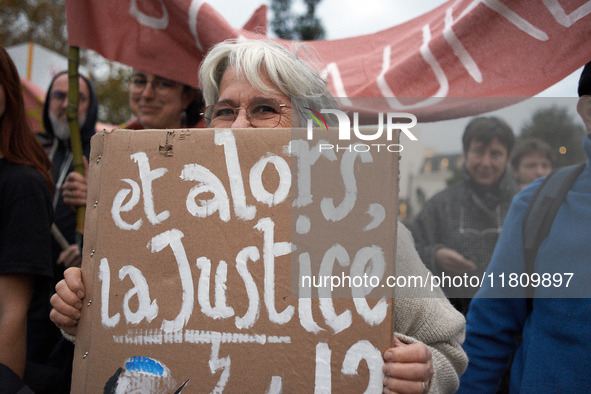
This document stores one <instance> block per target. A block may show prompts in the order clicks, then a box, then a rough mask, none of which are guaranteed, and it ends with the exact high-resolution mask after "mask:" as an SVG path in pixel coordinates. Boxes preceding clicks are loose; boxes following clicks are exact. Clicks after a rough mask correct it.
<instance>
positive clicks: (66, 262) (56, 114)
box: [43, 71, 98, 393]
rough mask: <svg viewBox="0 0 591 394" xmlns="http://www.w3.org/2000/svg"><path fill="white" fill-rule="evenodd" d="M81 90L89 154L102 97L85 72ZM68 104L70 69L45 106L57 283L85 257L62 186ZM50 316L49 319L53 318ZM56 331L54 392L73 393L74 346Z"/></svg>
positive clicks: (67, 165)
mask: <svg viewBox="0 0 591 394" xmlns="http://www.w3.org/2000/svg"><path fill="white" fill-rule="evenodd" d="M79 92H80V93H79V94H80V95H79V98H78V102H79V106H78V121H79V124H80V136H81V139H82V150H83V153H84V156H85V157H86V158H88V155H89V154H90V138H91V137H92V136H93V135H94V133H95V125H96V121H97V116H98V100H97V97H96V94H95V92H94V88H93V86H92V84H91V83H90V81H89V80H88V79H87V78H85V77H82V76H81V77H80V80H79ZM67 105H68V74H67V72H66V71H62V72H60V73H58V74H57V75H56V76H55V77H54V78H53V80H52V82H51V84H50V85H49V88H48V90H47V96H46V98H45V104H44V107H43V126H44V127H45V132H46V133H47V138H49V139H50V140H51V141H52V142H51V146H50V149H49V158H50V160H51V163H52V176H53V182H54V185H55V193H54V196H53V210H54V216H53V217H54V224H55V226H53V227H54V229H55V227H57V229H58V230H59V233H60V234H61V235H62V236H63V240H62V241H61V242H58V240H57V238H56V233H57V232H56V231H52V234H53V235H54V236H53V237H52V238H53V240H52V246H51V253H52V262H53V271H54V280H55V282H56V283H57V282H58V281H59V280H60V279H62V278H63V277H64V276H63V272H64V270H65V269H66V268H68V267H72V266H80V263H81V261H82V259H81V256H80V251H79V248H78V245H76V242H75V236H76V212H75V211H74V210H72V209H71V208H70V207H68V206H67V205H65V204H64V201H63V198H62V193H61V190H60V189H61V187H62V184H63V182H64V180H65V178H66V175H68V173H70V172H71V171H72V170H73V166H72V148H71V146H70V126H69V124H68V121H67V119H66V108H67ZM58 237H59V235H58ZM64 240H65V242H64ZM66 243H67V245H66ZM68 245H69V246H68ZM47 320H48V322H49V318H48V319H47ZM49 323H50V324H48V326H49V327H50V328H51V329H53V328H54V327H55V326H53V325H52V324H51V322H49ZM51 326H53V327H51ZM55 331H56V332H55V341H54V342H50V341H47V342H48V343H47V344H46V345H47V346H48V348H52V351H50V353H51V360H47V363H46V365H49V366H51V369H48V370H47V371H46V373H47V375H50V376H52V379H54V381H55V382H56V383H55V384H56V385H57V386H52V389H51V392H53V393H69V392H70V380H71V373H72V371H71V366H72V360H73V356H74V346H73V345H72V344H71V343H69V342H68V341H65V340H64V339H63V338H62V336H61V334H60V332H59V330H55ZM58 387H59V388H58Z"/></svg>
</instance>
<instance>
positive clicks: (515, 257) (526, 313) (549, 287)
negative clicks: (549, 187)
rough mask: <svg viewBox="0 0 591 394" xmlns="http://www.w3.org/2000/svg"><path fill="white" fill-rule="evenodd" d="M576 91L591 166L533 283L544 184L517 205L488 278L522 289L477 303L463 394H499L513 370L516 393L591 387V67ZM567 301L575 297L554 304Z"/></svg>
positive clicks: (564, 207)
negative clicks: (529, 248)
mask: <svg viewBox="0 0 591 394" xmlns="http://www.w3.org/2000/svg"><path fill="white" fill-rule="evenodd" d="M578 92H579V101H578V103H577V112H578V113H579V115H580V116H581V119H582V120H583V123H584V124H585V126H586V127H587V130H588V131H590V133H587V135H586V136H585V138H584V139H583V149H584V151H585V154H586V156H587V160H586V162H585V167H584V168H583V171H582V172H581V173H580V175H579V176H578V177H577V178H576V181H575V182H574V184H573V185H572V186H571V188H570V189H569V190H568V193H567V194H566V196H565V198H564V200H563V202H562V204H561V205H560V208H559V209H558V211H557V212H556V216H555V217H554V221H553V223H552V226H551V229H550V232H549V233H548V236H547V237H546V238H545V239H544V240H543V242H541V243H540V245H539V248H538V250H537V255H536V258H535V265H534V267H535V271H534V272H533V273H531V276H530V275H528V273H526V272H525V268H524V267H525V264H526V263H525V261H526V259H525V254H524V236H523V229H524V218H525V216H526V212H527V211H528V210H529V207H530V202H531V201H532V199H533V197H534V195H535V194H536V191H537V190H538V189H539V187H540V185H541V184H542V183H543V179H538V180H536V181H534V182H532V183H531V184H530V185H528V186H527V187H525V188H524V189H523V190H522V191H521V192H520V193H519V194H518V195H517V196H516V197H515V199H514V200H513V203H512V204H511V208H510V210H509V213H508V214H507V220H505V223H504V225H503V231H502V232H501V235H500V237H499V242H498V243H497V246H496V248H495V251H494V254H493V256H492V260H491V262H490V265H489V268H488V271H487V276H488V275H493V277H495V278H496V279H499V275H501V274H505V275H507V278H509V275H510V274H512V273H513V274H515V275H518V276H517V277H519V278H520V280H521V281H522V282H521V283H518V282H515V281H514V282H513V286H509V285H508V282H507V283H506V286H507V287H505V288H501V287H500V283H499V281H498V280H497V282H496V283H493V284H492V285H491V283H490V282H489V281H486V282H484V285H483V286H482V288H481V289H480V290H479V292H478V293H477V294H476V297H475V298H474V300H473V301H472V306H471V307H470V311H469V313H468V317H467V319H468V323H467V334H466V341H465V343H464V349H465V350H466V352H467V353H468V357H469V358H470V363H469V365H468V369H467V371H466V373H465V374H464V375H463V376H462V379H461V385H460V391H459V392H461V393H495V392H496V391H497V387H498V385H499V382H500V380H501V376H502V375H503V373H504V371H505V369H506V368H507V366H508V365H511V378H510V384H509V389H510V392H511V393H585V392H588V391H589V387H591V373H590V372H589V367H588V366H589V364H591V352H590V351H589V350H590V349H591V326H590V325H589V316H591V302H590V300H589V298H588V296H589V291H588V290H587V289H588V286H589V279H590V277H589V272H590V268H591V266H590V260H589V256H591V242H589V240H590V238H589V234H591V62H590V63H587V65H586V66H585V67H584V69H583V73H582V74H581V78H580V81H579V89H578ZM568 273H570V274H571V279H570V283H568V284H567V280H568V277H569V276H568ZM524 274H525V275H527V276H525V275H524ZM534 275H538V278H540V277H541V278H542V280H543V282H539V284H538V286H537V287H535V290H534V298H530V299H529V300H530V301H531V304H530V306H529V307H528V299H527V298H526V295H527V287H525V286H527V284H525V283H526V282H525V280H530V279H531V280H532V283H535V282H534V280H535V276H534ZM515 277H516V276H514V278H515ZM522 278H523V279H522ZM563 278H564V281H563V282H560V283H558V281H557V280H558V279H561V280H562V279H563ZM524 285H525V286H524ZM569 289H570V291H572V293H568V291H569ZM556 292H559V293H558V294H557V293H556ZM561 294H564V296H565V297H569V298H557V297H556V296H557V295H561ZM575 295H578V298H576V297H575ZM570 297H572V298H570ZM519 337H521V339H522V340H521V341H519V340H518V338H519ZM512 356H513V361H512V364H510V362H511V357H512Z"/></svg>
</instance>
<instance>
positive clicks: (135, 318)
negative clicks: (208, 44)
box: [72, 129, 398, 393]
mask: <svg viewBox="0 0 591 394" xmlns="http://www.w3.org/2000/svg"><path fill="white" fill-rule="evenodd" d="M296 135H298V137H296ZM329 135H333V137H334V133H333V134H331V133H328V132H326V134H323V135H322V138H328V139H327V141H330V138H329ZM324 142H326V141H324ZM296 147H297V148H296ZM317 148H318V143H317V142H316V141H307V139H306V138H305V132H303V131H302V134H301V135H300V134H297V133H295V132H294V133H292V130H290V129H270V130H268V129H248V130H247V129H244V130H208V129H190V130H142V131H131V130H114V131H112V132H100V133H98V134H97V135H96V136H95V137H94V138H93V140H92V151H91V157H90V176H89V191H88V195H89V197H88V206H87V213H86V215H87V216H86V225H85V240H84V252H83V253H84V255H83V279H84V283H85V286H86V298H85V299H84V304H83V308H82V317H81V319H80V322H79V326H78V335H77V339H76V353H75V359H74V376H73V382H72V384H73V385H72V392H75V393H99V392H131V391H133V390H138V391H137V392H157V393H176V392H180V391H179V390H182V392H183V393H204V392H222V391H223V392H260V393H263V392H313V391H315V390H317V391H318V392H330V391H335V392H340V391H343V390H345V391H346V392H351V393H355V392H359V393H361V392H364V391H365V390H366V389H370V390H371V392H381V386H382V379H383V375H382V372H381V366H382V363H383V360H382V354H383V352H384V350H386V349H387V348H388V347H390V343H391V340H392V333H393V313H392V301H393V300H392V299H391V298H390V299H388V298H387V297H385V296H384V297H383V295H382V294H377V293H369V291H366V289H361V290H359V287H356V289H351V288H349V289H346V288H345V290H343V289H341V288H340V287H339V289H337V288H333V289H332V290H333V291H332V292H331V289H330V288H329V286H331V283H329V284H328V287H325V288H323V289H318V288H317V287H316V286H313V285H312V287H311V288H310V286H308V289H307V290H302V288H301V286H300V285H301V283H300V278H299V275H300V274H306V273H309V274H312V275H320V274H323V273H327V272H328V273H330V274H331V275H334V276H335V277H337V276H338V277H339V278H345V277H346V276H348V275H353V274H357V275H358V274H360V273H361V274H365V275H367V274H371V275H378V276H379V278H380V282H379V283H380V284H379V285H378V286H376V285H375V284H374V285H372V286H373V287H376V289H375V290H376V291H377V290H379V289H378V288H381V291H382V292H383V291H384V289H385V288H384V285H383V284H384V283H386V282H385V278H386V275H391V274H393V267H394V258H395V246H396V242H395V239H396V217H397V195H398V194H397V191H398V154H397V153H392V152H388V154H376V153H373V154H370V155H368V153H367V152H365V153H363V152H361V151H362V150H363V149H362V148H359V151H357V147H353V146H350V147H349V150H347V149H342V150H340V151H335V150H333V151H332V153H330V152H328V150H327V149H325V151H318V152H316V150H315V149H317ZM325 148H326V147H325ZM376 251H378V252H376ZM374 252H376V253H374ZM374 259H381V260H383V261H384V262H385V264H382V265H380V263H379V262H377V260H375V261H374ZM380 269H381V271H380ZM294 273H295V275H293V274H294ZM294 277H295V279H294ZM332 285H334V283H332ZM385 291H386V293H388V289H386V290H385ZM339 292H340V294H339ZM351 294H354V295H356V296H357V299H356V300H353V299H352V298H351ZM376 294H377V295H376ZM318 295H320V296H321V297H323V298H322V299H318ZM298 296H301V297H299V298H298ZM185 383H186V384H185ZM376 390H377V391H376Z"/></svg>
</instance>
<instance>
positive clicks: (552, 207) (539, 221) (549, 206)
mask: <svg viewBox="0 0 591 394" xmlns="http://www.w3.org/2000/svg"><path fill="white" fill-rule="evenodd" d="M584 168H585V163H581V164H575V165H571V166H568V167H562V168H559V169H557V170H554V171H553V172H552V173H551V174H550V175H548V177H547V178H546V179H545V180H544V182H543V183H542V184H541V185H540V187H539V188H538V190H537V191H536V193H535V194H534V196H533V198H532V200H531V202H530V204H529V207H528V208H527V212H526V213H525V217H524V218H523V251H524V255H525V273H527V274H528V275H529V276H530V277H531V275H532V274H533V273H534V268H535V263H536V256H537V254H538V248H539V247H540V245H541V244H542V242H543V241H544V239H545V238H546V237H547V236H548V234H549V233H550V228H551V227H552V222H554V217H555V216H556V213H557V212H558V209H559V208H560V205H562V202H563V201H564V199H565V198H566V194H567V193H568V191H569V190H570V188H571V187H572V185H573V184H574V183H575V181H576V179H577V178H578V176H579V175H580V174H581V172H582V171H583V169H584ZM534 291H535V288H534V287H533V286H531V285H530V286H529V287H528V288H527V289H526V296H527V299H526V303H527V309H528V314H529V313H531V311H532V308H533V296H534Z"/></svg>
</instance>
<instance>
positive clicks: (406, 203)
mask: <svg viewBox="0 0 591 394" xmlns="http://www.w3.org/2000/svg"><path fill="white" fill-rule="evenodd" d="M420 159H421V164H420V166H419V168H418V169H417V171H413V172H409V173H408V174H406V179H403V178H402V173H401V184H402V183H403V182H404V183H407V188H406V189H407V192H406V193H405V195H404V196H403V195H402V192H401V195H400V201H399V211H400V219H401V220H402V221H410V220H412V219H413V218H414V216H416V215H417V214H418V213H419V212H420V211H421V209H423V206H424V205H425V202H427V201H428V200H429V199H430V198H431V197H433V196H434V195H435V194H437V193H438V192H440V191H442V190H443V189H445V188H446V187H447V186H448V183H447V182H448V180H450V179H451V178H453V177H457V176H458V175H459V174H460V173H461V167H462V163H463V160H462V154H461V153H456V154H437V153H436V152H434V151H431V150H424V151H423V152H422V155H421V156H420ZM402 161H404V158H403V159H402ZM458 179H459V178H458ZM401 191H402V185H401Z"/></svg>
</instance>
